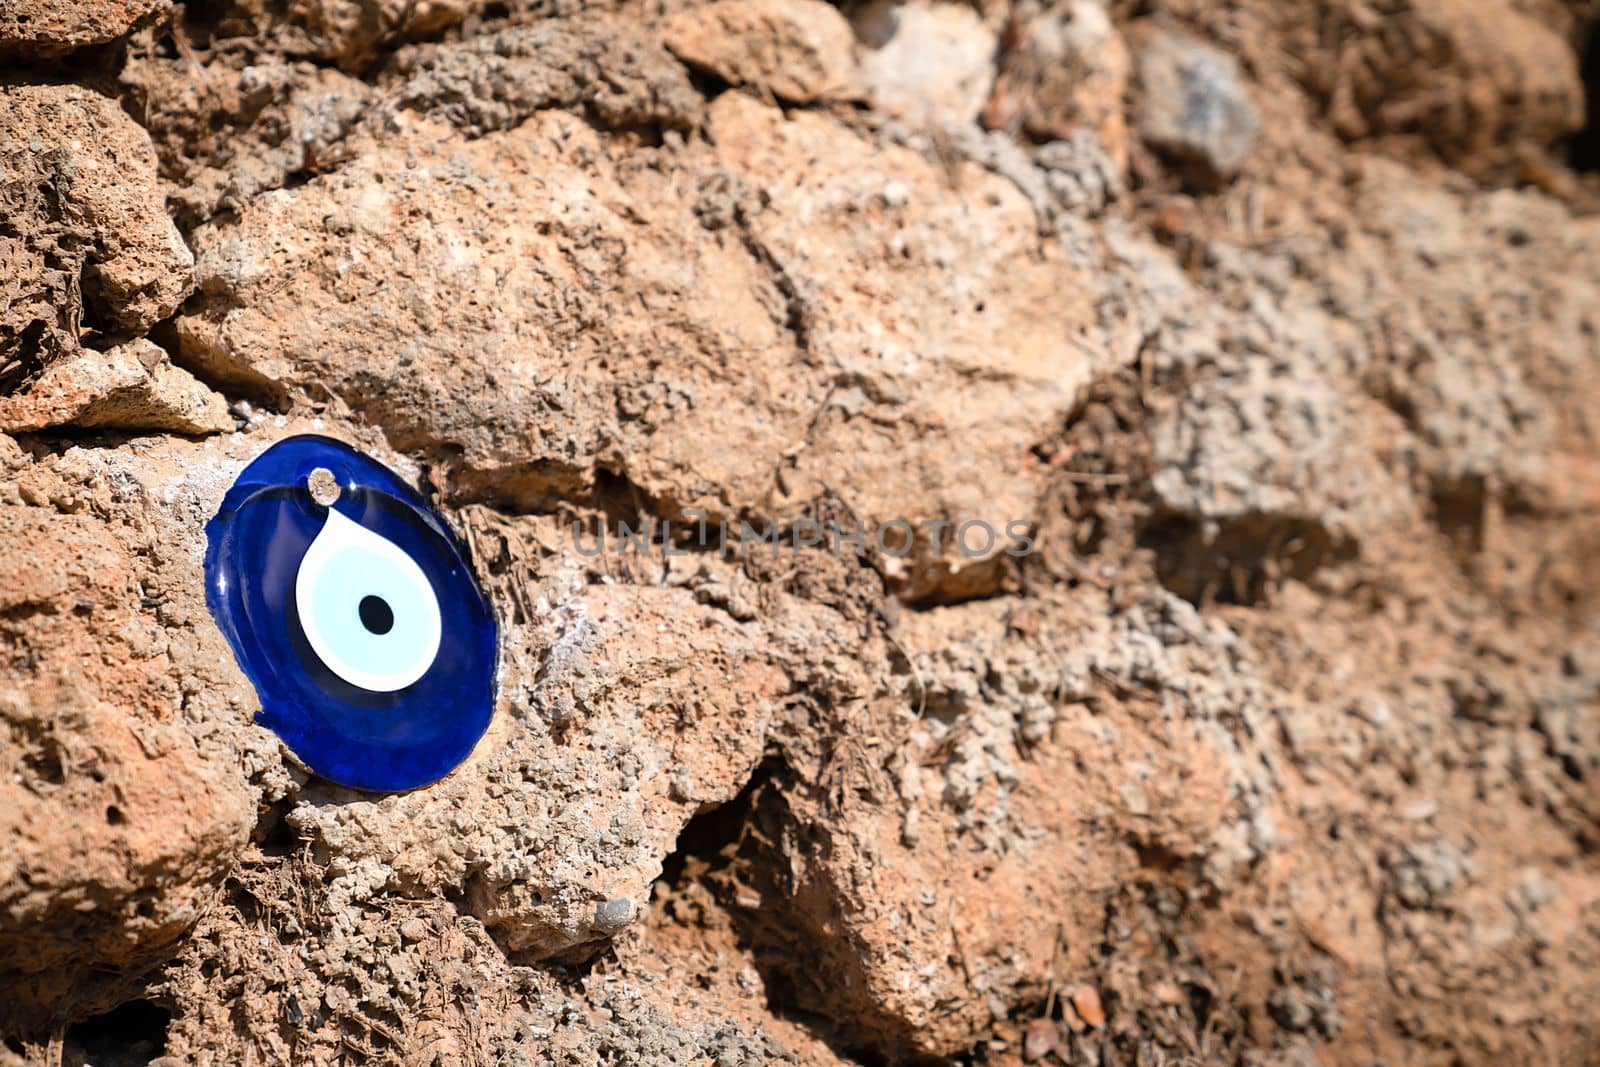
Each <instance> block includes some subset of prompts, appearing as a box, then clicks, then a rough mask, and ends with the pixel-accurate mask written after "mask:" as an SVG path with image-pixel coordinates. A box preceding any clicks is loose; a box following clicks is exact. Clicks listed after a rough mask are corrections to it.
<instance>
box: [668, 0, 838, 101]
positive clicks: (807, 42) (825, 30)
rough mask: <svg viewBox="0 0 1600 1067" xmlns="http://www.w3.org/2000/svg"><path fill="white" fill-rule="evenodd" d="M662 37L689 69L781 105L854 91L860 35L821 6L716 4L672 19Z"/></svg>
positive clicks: (760, 0) (788, 0) (798, 1)
mask: <svg viewBox="0 0 1600 1067" xmlns="http://www.w3.org/2000/svg"><path fill="white" fill-rule="evenodd" d="M662 32H663V34H664V37H665V40H666V42H667V47H668V48H670V49H672V51H673V53H674V54H675V55H677V56H678V58H680V59H682V60H683V61H684V62H685V63H689V64H690V65H692V66H695V67H699V68H700V69H702V70H707V71H710V72H711V73H712V74H715V75H716V76H717V77H719V78H721V79H722V80H723V81H726V82H731V83H733V84H734V85H751V86H756V87H758V88H761V89H765V90H766V91H768V92H770V93H772V94H773V95H775V96H777V97H779V98H781V99H784V100H791V101H793V102H795V103H800V104H805V103H810V102H812V101H815V100H821V99H824V98H838V97H846V96H851V95H854V92H855V90H856V74H855V59H854V51H855V37H854V35H853V34H852V33H851V31H850V24H849V23H848V22H846V21H845V19H844V16H843V15H841V14H839V11H838V9H837V8H835V7H834V6H833V5H832V4H828V3H824V2H823V0H714V2H713V3H709V4H697V5H691V6H689V7H687V8H685V9H683V10H682V11H680V12H678V13H677V14H675V15H673V16H671V17H670V18H669V19H668V20H667V23H666V25H665V26H664V27H663V31H662Z"/></svg>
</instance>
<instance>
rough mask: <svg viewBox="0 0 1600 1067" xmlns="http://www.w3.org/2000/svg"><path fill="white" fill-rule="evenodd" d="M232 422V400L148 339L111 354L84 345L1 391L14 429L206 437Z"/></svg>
mask: <svg viewBox="0 0 1600 1067" xmlns="http://www.w3.org/2000/svg"><path fill="white" fill-rule="evenodd" d="M233 425H234V423H233V418H232V417H231V416H230V415H229V414H228V405H227V401H225V400H223V399H222V397H221V396H220V395H218V394H217V393H215V392H213V391H212V390H211V389H210V388H208V387H207V386H205V385H204V384H203V383H201V382H198V381H196V380H195V379H194V377H193V376H192V375H190V374H189V373H188V372H187V371H185V370H182V369H181V368H178V367H174V366H173V365H172V363H171V361H170V360H168V359H167V354H166V352H164V351H162V349H161V348H160V347H159V346H157V345H156V344H154V343H153V342H151V341H148V340H145V339H142V338H141V339H140V340H137V341H130V342H128V343H127V344H125V345H120V346H118V347H116V348H113V349H110V350H109V351H106V352H97V351H94V350H93V349H81V350H79V351H78V352H77V353H76V354H75V355H72V356H68V357H66V358H64V359H61V360H57V361H56V362H54V363H51V364H50V365H49V366H48V367H46V368H45V369H44V370H43V371H42V372H41V373H40V375H39V377H38V378H37V379H36V380H34V381H32V382H31V383H29V384H28V385H27V386H26V387H25V388H24V389H22V390H21V391H20V392H18V393H15V394H13V395H10V396H0V430H4V431H5V432H7V433H19V432H24V431H30V430H42V429H44V428H46V427H50V426H76V427H80V428H83V429H108V430H167V431H170V432H172V433H183V434H205V433H218V432H221V431H223V430H231V429H233Z"/></svg>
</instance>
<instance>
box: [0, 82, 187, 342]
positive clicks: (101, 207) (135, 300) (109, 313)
mask: <svg viewBox="0 0 1600 1067" xmlns="http://www.w3.org/2000/svg"><path fill="white" fill-rule="evenodd" d="M0 175H3V176H4V181H3V183H0V211H3V213H4V214H5V216H6V217H7V218H9V219H11V220H12V222H11V226H10V227H9V229H10V230H11V231H12V232H8V233H7V234H6V235H5V238H4V244H3V246H0V251H3V253H4V255H5V257H6V259H7V261H8V263H7V265H8V266H9V267H10V268H11V269H10V270H8V272H7V277H6V279H5V281H4V282H3V283H0V284H4V285H5V287H6V290H7V291H6V292H5V295H6V297H7V298H8V299H7V301H6V302H7V304H8V305H9V306H8V308H7V310H6V311H5V312H4V313H3V314H4V318H3V319H0V361H5V360H7V359H16V358H18V357H19V356H22V355H23V354H24V351H25V350H26V352H27V353H28V354H29V357H30V358H33V357H36V356H37V354H38V353H40V352H43V353H46V354H51V353H59V352H63V351H69V350H70V349H71V348H72V347H73V346H74V344H75V341H76V338H77V335H78V331H79V330H80V329H82V328H95V329H100V330H105V331H108V332H112V333H118V332H129V333H135V334H137V333H142V332H143V331H145V330H148V329H149V328H150V327H151V326H152V325H154V324H155V323H157V322H159V321H160V320H161V319H164V318H166V317H167V316H169V315H171V314H172V312H173V311H174V310H176V309H177V306H178V304H179V303H180V302H182V300H183V298H184V297H185V296H187V295H188V293H189V290H190V288H191V285H192V270H193V265H194V260H193V257H192V256H191V255H190V253H189V249H188V248H187V247H186V246H185V245H184V242H183V238H182V237H181V236H180V235H179V233H178V230H177V228H176V227H175V226H174V225H173V224H172V220H171V219H169V218H168V217H167V213H166V209H165V207H164V205H163V201H162V195H161V188H160V186H159V184H158V183H157V180H156V158H155V152H154V151H153V150H152V149H151V146H150V138H149V137H148V136H147V135H146V134H145V132H144V131H143V130H142V129H140V128H139V126H138V125H136V124H135V123H134V121H133V120H132V119H130V118H129V117H128V116H127V115H126V114H124V113H123V111H122V109H121V108H119V107H118V106H117V104H116V102H115V101H113V100H109V99H107V98H106V97H103V96H100V95H99V94H97V93H93V92H90V91H88V90H86V89H81V88H78V87H77V86H70V85H10V86H4V87H0ZM80 279H81V286H80Z"/></svg>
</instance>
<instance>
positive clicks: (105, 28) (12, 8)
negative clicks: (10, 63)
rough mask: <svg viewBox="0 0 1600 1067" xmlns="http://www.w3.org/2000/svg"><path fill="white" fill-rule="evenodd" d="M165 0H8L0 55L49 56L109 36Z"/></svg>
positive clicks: (0, 13)
mask: <svg viewBox="0 0 1600 1067" xmlns="http://www.w3.org/2000/svg"><path fill="white" fill-rule="evenodd" d="M171 7H172V4H171V0H12V2H10V3H8V4H6V6H5V7H4V9H0V58H4V57H13V58H19V59H24V60H40V59H51V58H53V57H55V56H59V55H63V54H65V53H67V52H71V51H73V50H74V49H77V48H83V47H85V46H86V45H94V44H104V43H105V42H106V41H112V40H115V39H116V38H118V37H121V36H122V35H123V34H125V33H127V32H128V31H129V30H131V29H133V28H134V27H135V26H137V25H139V24H140V23H142V22H147V21H150V20H151V19H153V18H155V17H156V16H158V15H160V14H162V13H164V12H166V11H168V10H170V9H171Z"/></svg>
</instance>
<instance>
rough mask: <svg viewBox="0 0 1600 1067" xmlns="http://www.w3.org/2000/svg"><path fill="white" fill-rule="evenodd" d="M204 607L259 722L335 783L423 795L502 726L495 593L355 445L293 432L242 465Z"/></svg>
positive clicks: (419, 505) (216, 531)
mask: <svg viewBox="0 0 1600 1067" xmlns="http://www.w3.org/2000/svg"><path fill="white" fill-rule="evenodd" d="M319 472H325V473H319ZM329 475H331V478H330V477H329ZM319 500H322V501H329V502H328V503H319V502H318V501H319ZM206 603H207V605H208V606H209V607H210V608H211V614H212V616H213V617H214V618H215V619H216V620H217V625H218V626H219V627H221V629H222V632H223V633H224V634H225V635H226V636H227V638H228V643H229V644H230V645H232V646H233V654H234V657H235V658H236V659H237V660H238V661H239V666H240V668H242V669H243V670H244V673H245V674H246V675H247V676H248V677H249V679H250V681H251V682H252V683H254V684H255V687H256V693H257V695H259V696H260V698H261V713H260V715H259V716H258V720H257V721H259V722H260V723H262V725H264V726H267V727H268V728H270V729H271V730H272V731H273V732H274V733H276V734H277V735H278V736H279V737H280V738H282V739H283V742H284V744H286V745H288V746H289V749H290V751H292V752H293V753H294V754H295V755H296V756H297V757H299V759H300V760H301V762H303V763H304V764H305V765H306V766H307V767H309V768H310V769H311V770H312V772H313V773H315V774H318V775H320V776H322V777H323V778H327V779H328V780H330V781H333V782H337V783H338V784H340V785H346V786H350V787H352V788H355V789H367V790H374V791H390V790H401V789H415V788H416V787H418V786H422V785H427V784H428V783H430V782H434V781H437V780H439V779H440V778H442V777H444V776H445V775H446V774H448V773H450V771H451V770H453V769H454V768H455V767H456V766H457V765H458V764H459V763H460V762H461V761H462V760H464V759H466V757H467V753H469V752H471V751H472V746H473V745H475V744H476V743H477V741H478V739H479V738H480V737H482V736H483V732H484V730H486V729H487V728H488V726H489V717H490V715H491V714H492V712H493V710H494V686H495V662H496V656H497V651H498V644H499V642H498V640H497V637H496V630H495V621H494V615H493V613H492V612H491V611H490V608H489V604H488V601H486V600H485V599H484V596H483V593H482V592H481V591H480V590H479V589H478V583H477V582H476V581H475V580H474V579H473V576H472V572H471V571H470V570H469V569H468V568H467V565H466V562H465V561H464V560H463V559H462V556H461V550H460V548H459V546H458V545H457V544H456V540H455V538H454V537H453V536H452V535H451V533H450V530H449V528H448V527H446V526H445V524H444V523H443V521H441V520H440V518H439V516H438V515H437V514H435V513H434V511H433V510H432V509H431V508H430V507H428V505H427V503H426V502H425V501H423V499H422V498H421V497H420V496H418V495H417V494H416V493H415V492H414V491H413V490H412V489H411V487H410V486H408V485H406V484H405V483H404V482H403V481H401V480H400V479H399V478H398V477H397V476H396V475H395V474H394V473H393V472H392V471H390V470H389V469H388V468H387V467H384V466H383V465H382V464H380V463H377V462H375V461H374V460H372V459H369V458H368V457H366V456H364V455H362V454H361V453H359V452H357V451H356V450H355V449H353V448H351V447H350V446H348V445H345V444H343V443H341V442H338V441H334V440H331V439H329V438H326V437H315V436H303V437H290V438H287V439H285V440H283V441H280V442H278V443H277V444H275V445H273V446H272V447H271V448H269V449H267V450H266V451H265V452H263V453H262V454H261V455H260V456H258V457H256V459H255V460H254V461H253V462H252V463H251V464H250V465H249V466H247V467H246V468H245V469H244V470H243V471H242V472H241V473H240V475H239V477H238V479H237V480H235V481H234V483H233V487H232V488H230V489H229V490H228V493H227V496H225V497H224V498H223V500H222V506H221V508H219V509H218V510H217V514H216V517H215V518H213V519H212V520H211V521H210V522H209V523H207V524H206Z"/></svg>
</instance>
